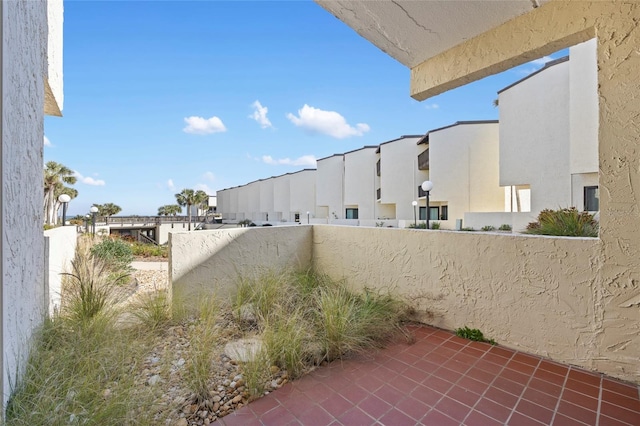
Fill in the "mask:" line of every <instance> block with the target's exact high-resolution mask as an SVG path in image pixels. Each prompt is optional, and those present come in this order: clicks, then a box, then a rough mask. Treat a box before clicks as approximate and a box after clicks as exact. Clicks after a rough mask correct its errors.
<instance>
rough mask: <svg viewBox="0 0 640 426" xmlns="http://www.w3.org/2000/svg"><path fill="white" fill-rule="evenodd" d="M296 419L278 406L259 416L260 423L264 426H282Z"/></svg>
mask: <svg viewBox="0 0 640 426" xmlns="http://www.w3.org/2000/svg"><path fill="white" fill-rule="evenodd" d="M295 419H296V418H295V417H294V416H293V414H291V413H290V412H289V410H287V409H286V408H284V407H282V406H279V407H276V408H274V409H273V410H270V411H269V412H268V413H265V414H264V415H262V416H260V421H261V422H262V423H263V424H265V425H283V424H285V423H289V422H290V421H292V420H295Z"/></svg>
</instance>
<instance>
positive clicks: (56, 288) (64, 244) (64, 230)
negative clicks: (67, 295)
mask: <svg viewBox="0 0 640 426" xmlns="http://www.w3.org/2000/svg"><path fill="white" fill-rule="evenodd" d="M44 238H45V252H44V262H45V268H44V270H45V277H44V280H45V298H46V302H45V303H46V304H47V306H48V313H49V315H53V314H54V313H55V312H56V311H57V310H59V309H60V294H61V290H62V275H60V274H61V273H63V272H71V261H72V260H73V256H74V254H75V252H76V246H77V241H78V232H77V231H76V227H75V226H60V227H58V228H54V229H49V230H48V231H45V232H44Z"/></svg>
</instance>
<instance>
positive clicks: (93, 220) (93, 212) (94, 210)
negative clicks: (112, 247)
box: [89, 206, 98, 237]
mask: <svg viewBox="0 0 640 426" xmlns="http://www.w3.org/2000/svg"><path fill="white" fill-rule="evenodd" d="M89 211H90V212H91V236H92V237H95V236H96V214H97V213H98V208H97V207H96V206H93V207H91V208H90V209H89Z"/></svg>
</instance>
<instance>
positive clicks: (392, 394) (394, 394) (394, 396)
mask: <svg viewBox="0 0 640 426" xmlns="http://www.w3.org/2000/svg"><path fill="white" fill-rule="evenodd" d="M416 386H417V385H416ZM373 394H374V395H375V396H377V397H378V398H380V399H381V400H383V401H385V402H387V403H389V404H391V405H395V404H397V403H398V402H400V401H402V399H404V397H405V396H406V395H407V394H405V393H402V392H400V391H399V390H397V389H395V388H394V387H392V386H389V385H386V386H382V387H381V388H380V389H378V390H377V391H375V392H374V393H373Z"/></svg>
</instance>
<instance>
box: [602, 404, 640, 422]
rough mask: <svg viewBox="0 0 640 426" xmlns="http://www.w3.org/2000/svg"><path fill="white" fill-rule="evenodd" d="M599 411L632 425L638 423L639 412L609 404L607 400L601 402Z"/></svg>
mask: <svg viewBox="0 0 640 426" xmlns="http://www.w3.org/2000/svg"><path fill="white" fill-rule="evenodd" d="M600 413H601V414H602V415H604V416H608V417H612V418H614V419H618V420H620V421H623V422H627V423H629V424H632V425H640V413H638V412H636V411H631V410H627V409H625V408H622V407H619V406H617V405H613V404H609V403H608V402H604V401H603V402H602V404H601V405H600Z"/></svg>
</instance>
